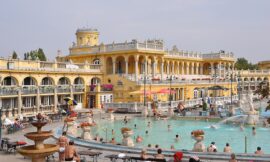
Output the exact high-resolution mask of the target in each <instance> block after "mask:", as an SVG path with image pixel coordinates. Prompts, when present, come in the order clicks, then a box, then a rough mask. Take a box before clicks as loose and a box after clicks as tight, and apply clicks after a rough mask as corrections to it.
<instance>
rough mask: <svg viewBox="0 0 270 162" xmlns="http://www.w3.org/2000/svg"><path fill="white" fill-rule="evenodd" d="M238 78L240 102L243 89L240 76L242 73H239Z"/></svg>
mask: <svg viewBox="0 0 270 162" xmlns="http://www.w3.org/2000/svg"><path fill="white" fill-rule="evenodd" d="M237 78H238V83H237V85H238V100H239V101H240V100H241V92H242V88H241V82H242V81H241V74H240V71H239V72H238V76H237Z"/></svg>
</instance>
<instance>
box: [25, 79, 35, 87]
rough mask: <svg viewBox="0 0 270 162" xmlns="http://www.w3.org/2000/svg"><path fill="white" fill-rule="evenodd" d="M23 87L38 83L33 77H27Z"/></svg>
mask: <svg viewBox="0 0 270 162" xmlns="http://www.w3.org/2000/svg"><path fill="white" fill-rule="evenodd" d="M23 85H27V86H29V85H36V81H35V80H34V79H33V78H32V77H26V78H25V79H24V80H23Z"/></svg>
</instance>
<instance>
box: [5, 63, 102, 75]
mask: <svg viewBox="0 0 270 162" xmlns="http://www.w3.org/2000/svg"><path fill="white" fill-rule="evenodd" d="M20 61H22V60H20ZM8 62H14V61H9V60H5V62H4V64H5V63H6V64H7V63H8ZM30 62H32V64H33V65H32V64H31V65H29V66H22V67H21V66H19V65H17V64H14V65H13V67H12V68H10V67H8V66H0V70H21V71H49V72H86V73H89V72H101V66H102V65H92V64H74V65H76V67H77V68H67V65H69V64H70V63H50V62H34V61H30ZM53 64H56V65H53ZM72 65H73V64H72Z"/></svg>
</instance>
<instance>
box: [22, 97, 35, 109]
mask: <svg viewBox="0 0 270 162" xmlns="http://www.w3.org/2000/svg"><path fill="white" fill-rule="evenodd" d="M35 105H36V97H24V98H23V107H34V106H35Z"/></svg>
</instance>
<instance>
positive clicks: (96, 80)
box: [91, 77, 101, 85]
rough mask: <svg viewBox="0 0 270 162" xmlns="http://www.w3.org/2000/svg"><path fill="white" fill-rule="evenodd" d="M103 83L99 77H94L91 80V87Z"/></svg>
mask: <svg viewBox="0 0 270 162" xmlns="http://www.w3.org/2000/svg"><path fill="white" fill-rule="evenodd" d="M100 83H101V81H100V79H99V78H98V77H94V78H92V79H91V85H96V84H100Z"/></svg>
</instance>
